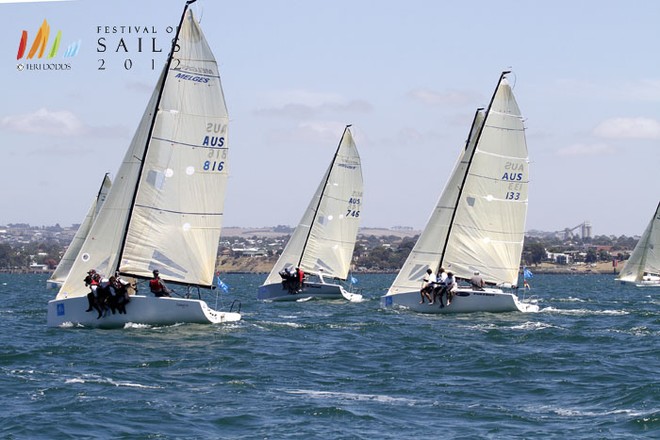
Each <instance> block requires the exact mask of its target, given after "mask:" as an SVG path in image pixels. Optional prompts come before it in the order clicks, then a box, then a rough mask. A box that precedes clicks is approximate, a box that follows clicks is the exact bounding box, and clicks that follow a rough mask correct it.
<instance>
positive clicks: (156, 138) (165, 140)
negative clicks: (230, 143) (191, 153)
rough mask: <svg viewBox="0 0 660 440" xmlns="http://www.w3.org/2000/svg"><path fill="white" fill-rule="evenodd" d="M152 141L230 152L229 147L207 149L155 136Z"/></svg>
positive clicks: (202, 146)
mask: <svg viewBox="0 0 660 440" xmlns="http://www.w3.org/2000/svg"><path fill="white" fill-rule="evenodd" d="M151 139H152V140H156V141H162V142H170V143H172V144H176V145H185V146H187V147H193V148H205V149H208V150H229V147H207V146H205V145H197V144H188V143H186V142H180V141H175V140H174V139H165V138H161V137H155V136H153V137H152V138H151Z"/></svg>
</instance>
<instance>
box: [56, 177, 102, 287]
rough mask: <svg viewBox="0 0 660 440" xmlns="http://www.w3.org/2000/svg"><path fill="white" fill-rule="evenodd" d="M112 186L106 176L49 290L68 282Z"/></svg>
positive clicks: (67, 249)
mask: <svg viewBox="0 0 660 440" xmlns="http://www.w3.org/2000/svg"><path fill="white" fill-rule="evenodd" d="M111 186H112V182H111V181H110V177H109V176H108V175H107V174H106V175H105V176H103V182H102V183H101V187H100V188H99V191H98V193H97V194H96V197H94V200H93V201H92V204H91V206H90V207H89V210H88V211H87V215H86V216H85V219H84V220H83V222H82V223H81V224H80V226H79V227H78V230H77V231H76V235H74V236H73V239H72V240H71V243H69V247H68V248H66V252H64V255H63V256H62V258H61V259H60V262H59V264H58V265H57V268H55V270H54V271H53V274H52V275H51V276H50V278H49V279H48V281H46V287H48V288H49V289H57V288H59V287H61V286H62V284H63V283H64V280H66V277H67V276H68V275H69V271H71V267H72V266H73V263H74V261H75V260H76V258H77V257H78V252H80V248H82V245H83V243H84V242H85V239H86V238H87V234H88V233H89V230H90V228H91V227H92V224H93V223H94V220H96V216H97V215H98V213H99V211H100V210H101V207H102V206H103V203H105V198H106V197H107V195H108V191H110V187H111Z"/></svg>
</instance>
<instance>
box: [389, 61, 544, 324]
mask: <svg viewBox="0 0 660 440" xmlns="http://www.w3.org/2000/svg"><path fill="white" fill-rule="evenodd" d="M508 73H509V72H503V73H502V75H501V77H500V80H499V82H498V85H497V88H496V90H495V93H494V94H493V97H492V100H491V102H490V105H489V107H488V109H486V110H485V111H484V110H483V109H479V110H477V113H476V115H475V117H474V121H473V123H472V128H471V129H470V133H469V136H468V140H467V142H466V146H465V148H464V149H463V150H462V151H461V153H460V155H459V159H458V162H457V164H456V166H455V168H454V171H453V173H452V174H451V176H450V178H449V181H448V182H447V185H446V186H445V189H444V191H443V192H442V195H441V196H440V200H439V201H438V203H437V205H436V207H435V210H434V211H433V213H432V215H431V218H430V219H429V221H428V223H427V225H426V227H425V228H424V230H423V231H422V233H421V235H420V237H419V239H418V240H417V243H416V244H415V246H414V247H413V249H412V251H411V252H410V255H409V256H408V258H407V260H406V261H405V263H404V265H403V267H402V268H401V270H400V271H399V273H398V275H397V277H396V279H395V280H394V282H393V284H392V286H391V287H390V289H389V291H388V292H387V294H386V295H385V296H383V297H381V305H382V306H383V307H390V306H401V307H405V308H408V309H412V310H414V311H416V312H421V313H434V314H435V313H458V312H508V311H536V310H538V307H537V306H536V305H533V304H529V303H525V302H522V301H520V300H519V299H518V297H517V296H516V295H515V294H514V293H511V292H505V291H503V290H502V289H501V287H507V286H517V283H518V271H519V268H520V259H521V253H522V247H523V239H524V232H525V218H526V214H527V186H528V183H529V160H528V155H527V144H526V142H525V131H524V126H523V120H522V116H521V115H520V110H519V108H518V104H517V103H516V100H515V98H514V96H513V92H512V90H511V87H510V86H509V83H508V82H507V80H506V78H505V76H506V74H508ZM441 267H443V268H444V269H445V270H446V271H447V272H453V274H454V276H455V277H457V278H458V279H464V280H466V279H470V278H471V277H472V276H473V274H474V272H477V271H478V272H480V274H481V276H482V278H483V280H484V281H485V282H486V287H485V288H484V289H483V290H477V289H472V288H469V287H460V288H459V289H458V290H457V291H456V292H455V296H454V298H453V300H452V302H451V304H450V305H449V306H446V307H443V308H441V307H440V304H439V303H435V304H429V303H423V304H420V293H419V292H420V288H421V286H422V280H423V277H424V275H425V274H426V271H427V270H428V269H431V270H432V271H433V273H434V274H436V273H437V272H438V270H439V269H440V268H441Z"/></svg>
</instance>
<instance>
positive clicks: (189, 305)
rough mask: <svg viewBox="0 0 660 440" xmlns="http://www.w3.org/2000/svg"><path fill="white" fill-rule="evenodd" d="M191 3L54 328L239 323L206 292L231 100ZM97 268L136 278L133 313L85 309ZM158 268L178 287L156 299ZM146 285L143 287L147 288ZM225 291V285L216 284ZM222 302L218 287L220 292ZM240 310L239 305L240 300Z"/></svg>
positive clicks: (57, 303)
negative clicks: (153, 280) (89, 277)
mask: <svg viewBox="0 0 660 440" xmlns="http://www.w3.org/2000/svg"><path fill="white" fill-rule="evenodd" d="M193 1H194V0H192V1H188V2H187V3H186V6H185V8H184V11H183V14H182V16H181V22H180V24H179V27H178V28H177V33H176V36H175V38H174V40H173V43H172V49H171V52H170V54H169V56H168V59H167V63H166V65H165V67H164V68H163V71H162V73H161V75H160V77H159V79H158V82H157V84H156V87H155V89H154V92H153V94H152V95H151V99H150V100H149V103H148V105H147V108H146V110H145V112H144V114H143V116H142V119H141V121H140V123H139V125H138V128H137V131H136V133H135V135H134V137H133V140H132V141H131V144H130V146H129V148H128V151H127V152H126V154H125V156H124V159H123V162H122V164H121V166H120V168H119V170H118V172H117V174H116V176H115V178H114V183H113V185H112V188H111V189H110V192H109V193H108V196H107V198H106V201H105V203H104V204H103V206H102V207H101V210H100V211H99V213H98V215H97V217H96V220H95V221H94V224H93V225H92V227H91V228H90V231H89V233H88V234H87V238H86V239H85V241H84V243H83V245H82V247H81V249H80V251H79V253H78V257H77V258H76V260H75V262H74V263H73V266H72V267H71V271H70V273H69V276H68V277H67V279H66V280H65V281H64V284H63V285H62V287H61V288H60V290H59V292H58V293H57V296H56V297H55V299H53V300H51V301H49V303H48V318H47V323H48V325H49V326H66V325H83V326H85V327H103V328H106V327H107V328H111V327H123V326H125V325H126V324H127V323H135V324H147V325H171V324H175V323H214V324H215V323H224V322H229V321H238V320H240V319H241V315H240V313H238V312H234V311H232V310H230V311H228V312H221V311H218V310H215V309H213V308H211V307H209V306H208V305H207V303H206V302H205V301H203V300H202V299H201V292H202V290H203V289H205V288H212V287H213V285H214V273H215V263H216V258H217V249H218V243H219V239H220V230H221V226H222V218H223V205H224V199H225V187H226V184H227V167H228V161H227V153H228V146H229V144H228V138H227V124H228V116H227V108H226V105H225V99H224V95H223V92H222V86H221V82H220V76H219V72H218V66H217V63H216V61H215V58H214V57H213V54H212V52H211V49H210V47H209V45H208V43H207V42H206V39H205V37H204V34H203V33H202V30H201V28H200V26H199V24H198V23H197V21H195V19H194V17H193V13H192V11H191V10H190V9H189V5H190V4H191V3H193ZM91 269H94V270H96V272H97V273H100V274H103V275H104V276H106V277H109V276H111V275H114V274H116V273H118V274H119V276H121V277H122V279H125V280H127V281H128V280H135V282H136V283H137V290H138V291H137V294H134V295H131V296H130V302H129V303H128V304H127V305H126V313H125V314H123V313H121V314H120V313H117V314H111V313H109V312H108V311H107V310H106V311H105V313H104V315H103V316H99V317H98V318H97V314H96V313H94V312H93V311H92V312H87V311H86V309H87V306H88V303H87V298H86V296H87V294H88V293H89V292H90V289H89V287H86V286H85V283H84V282H83V279H84V278H85V275H86V274H87V272H88V271H90V270H91ZM154 270H158V271H160V276H161V279H162V280H163V281H165V282H166V283H167V284H169V285H170V288H172V290H173V291H174V294H173V295H172V297H163V298H156V297H155V296H154V295H153V294H151V293H149V292H148V290H149V289H148V288H146V285H145V284H146V283H145V280H146V279H148V278H150V277H151V275H152V272H153V271H154ZM143 290H145V292H144V293H143ZM216 292H218V290H216ZM216 301H217V294H216ZM239 308H240V306H239Z"/></svg>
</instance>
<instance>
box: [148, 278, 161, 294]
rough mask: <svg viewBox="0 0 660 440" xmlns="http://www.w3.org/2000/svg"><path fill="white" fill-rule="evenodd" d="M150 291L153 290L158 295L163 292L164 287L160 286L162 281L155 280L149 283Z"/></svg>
mask: <svg viewBox="0 0 660 440" xmlns="http://www.w3.org/2000/svg"><path fill="white" fill-rule="evenodd" d="M149 289H151V291H152V292H154V293H158V292H161V291H162V290H163V286H161V285H160V280H159V279H156V278H154V279H153V280H151V281H149Z"/></svg>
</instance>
